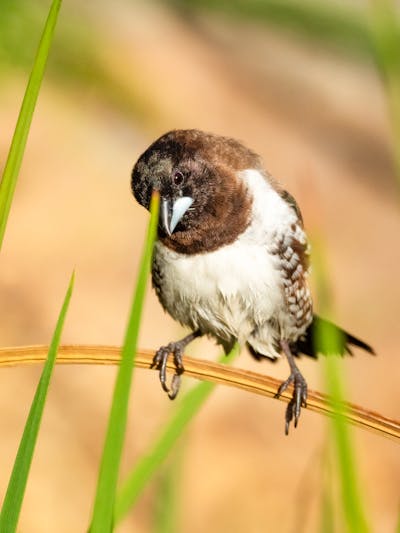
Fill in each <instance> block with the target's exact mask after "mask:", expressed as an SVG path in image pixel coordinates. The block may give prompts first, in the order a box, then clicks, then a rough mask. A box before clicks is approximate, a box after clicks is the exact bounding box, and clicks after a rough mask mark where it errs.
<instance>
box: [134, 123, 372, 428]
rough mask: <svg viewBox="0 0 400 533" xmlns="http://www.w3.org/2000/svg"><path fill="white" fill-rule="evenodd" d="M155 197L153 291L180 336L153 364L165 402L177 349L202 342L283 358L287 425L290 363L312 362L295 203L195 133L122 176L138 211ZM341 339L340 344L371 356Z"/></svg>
mask: <svg viewBox="0 0 400 533" xmlns="http://www.w3.org/2000/svg"><path fill="white" fill-rule="evenodd" d="M154 189H156V190H158V191H159V192H160V198H161V210H160V222H159V230H158V241H157V243H156V245H155V249H154V254H153V268H152V276H153V285H154V287H155V289H156V292H157V296H158V298H159V300H160V302H161V304H162V306H163V307H164V309H165V310H166V311H167V312H168V313H169V314H170V315H171V316H172V317H173V318H174V319H175V320H177V321H179V322H180V323H181V324H183V325H185V326H187V327H189V328H190V329H191V331H192V333H191V334H190V335H188V336H187V337H185V338H184V339H182V340H181V341H178V342H174V343H170V344H168V345H167V346H163V347H161V348H160V349H159V350H158V351H157V353H156V355H155V359H154V364H155V365H156V366H157V367H158V368H159V369H160V381H161V384H162V387H163V389H164V390H165V391H166V392H168V395H169V397H170V398H174V397H175V396H176V394H177V392H178V390H179V383H180V375H181V373H182V372H183V364H182V353H183V350H184V348H185V346H186V345H187V344H188V343H189V342H191V341H192V340H194V339H195V338H196V337H198V336H200V335H210V336H212V337H214V338H215V339H216V340H217V342H219V343H220V344H222V345H223V346H224V349H225V350H229V349H230V347H232V345H233V343H234V342H235V341H239V343H240V344H242V345H243V344H246V345H247V346H248V347H249V349H250V352H251V354H252V355H253V356H254V357H255V358H257V359H261V358H265V357H267V358H270V359H276V358H278V357H279V355H280V354H281V353H284V354H285V356H286V357H287V359H288V362H289V365H290V370H291V373H290V376H289V378H288V379H287V380H286V381H285V382H283V383H282V385H281V387H280V388H279V390H278V395H279V394H281V393H282V392H283V391H284V390H285V389H286V388H287V387H288V386H289V385H290V384H293V385H294V391H293V397H292V400H291V401H290V402H289V404H288V407H287V411H286V433H287V432H288V428H289V424H290V422H291V421H292V420H294V423H295V425H296V424H297V421H298V418H299V415H300V409H301V406H302V405H303V406H304V405H305V402H306V398H307V383H306V381H305V379H304V377H303V376H302V375H301V373H300V371H299V369H298V368H297V366H296V363H295V361H294V358H293V356H294V355H298V354H299V353H305V354H307V355H310V356H316V352H317V349H316V346H315V342H314V341H315V326H316V324H318V323H320V322H321V319H319V318H318V317H316V316H314V315H313V310H312V298H311V293H310V290H309V287H308V271H309V249H308V244H307V237H306V234H305V232H304V228H303V219H302V216H301V212H300V209H299V207H298V205H297V204H296V201H295V199H294V198H293V197H292V196H291V195H290V193H288V192H287V191H285V190H284V189H283V188H282V187H281V186H280V185H279V184H278V183H277V182H276V181H274V180H273V178H272V177H271V176H270V175H269V174H268V173H267V172H266V171H265V170H264V168H263V166H262V163H261V161H260V158H259V157H258V155H257V154H255V153H254V152H252V151H251V150H249V149H247V148H246V147H245V146H243V145H242V144H241V143H240V142H238V141H236V140H234V139H230V138H227V137H220V136H217V135H213V134H209V133H204V132H201V131H198V130H175V131H171V132H169V133H166V134H165V135H163V136H162V137H160V138H159V139H158V140H156V141H155V142H154V143H153V144H152V145H151V146H150V147H149V148H148V149H147V150H146V151H145V152H144V153H143V154H142V155H141V156H140V158H139V160H138V162H137V163H136V165H135V167H134V169H133V172H132V190H133V193H134V195H135V197H136V199H137V200H138V202H139V203H140V204H142V205H143V206H144V207H146V208H147V209H148V207H149V204H150V197H151V194H152V191H153V190H154ZM331 327H332V328H334V329H336V330H337V331H339V332H340V333H341V334H342V336H343V341H344V342H343V352H346V351H347V352H350V348H349V345H350V344H352V345H355V346H358V347H360V348H363V349H365V350H366V351H369V352H372V349H371V348H370V347H369V346H368V345H367V344H365V343H364V342H362V341H360V340H359V339H357V338H355V337H353V336H352V335H349V334H347V333H345V332H343V331H342V330H339V328H337V327H336V326H334V325H331ZM170 353H172V354H173V355H174V361H175V365H176V375H175V376H174V377H173V380H172V382H171V386H170V387H168V386H167V384H166V371H165V368H166V362H167V358H168V356H169V354H170Z"/></svg>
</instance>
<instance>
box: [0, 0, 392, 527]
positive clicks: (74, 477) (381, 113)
mask: <svg viewBox="0 0 400 533" xmlns="http://www.w3.org/2000/svg"><path fill="white" fill-rule="evenodd" d="M198 3H199V4H201V2H198ZM194 4H195V3H193V6H192V4H189V3H187V5H186V4H185V5H186V7H187V8H189V6H190V7H193V9H185V10H182V9H180V8H179V5H175V4H173V3H168V2H164V3H161V2H160V3H153V2H129V1H124V0H118V1H115V2H113V3H111V2H105V1H98V2H96V3H93V5H90V6H89V5H87V6H84V5H82V3H79V2H77V1H72V2H68V3H65V5H64V6H63V8H62V10H61V13H60V19H59V24H58V27H57V32H56V39H55V44H54V48H53V50H52V54H51V60H50V64H49V68H48V71H47V75H46V78H45V81H44V85H43V89H42V91H41V94H40V97H39V102H38V106H37V109H36V112H35V116H34V120H33V124H32V129H31V133H30V136H29V142H28V146H27V150H26V154H25V158H24V162H23V166H22V170H21V175H20V181H19V183H18V186H17V190H16V195H15V202H14V204H13V207H12V211H11V216H10V220H9V225H8V229H7V233H6V237H5V242H4V246H3V249H2V259H1V275H0V294H1V299H0V305H1V317H2V319H1V322H0V339H1V341H0V342H1V345H3V346H6V345H9V346H11V345H23V344H40V343H48V342H49V340H50V338H51V334H52V331H53V327H54V324H55V321H56V317H57V313H58V310H59V307H60V305H61V301H62V298H63V295H64V292H65V289H66V286H67V283H68V279H69V276H70V273H71V271H72V269H74V268H75V269H76V286H75V291H74V295H73V299H72V303H71V308H70V312H69V314H68V318H67V323H66V326H65V332H64V334H63V342H64V343H82V344H90V343H96V344H117V345H118V344H120V343H121V341H122V338H123V333H124V328H125V321H126V315H127V311H128V308H129V305H130V300H131V295H132V290H133V286H134V280H135V275H136V270H137V266H138V262H139V258H140V252H141V245H142V242H143V237H144V230H145V227H146V224H147V221H148V214H147V212H145V211H144V210H143V209H142V208H141V207H139V206H138V205H137V204H136V203H135V201H134V200H133V197H132V196H131V193H130V186H129V180H130V171H131V168H132V166H133V164H134V162H135V160H136V159H137V157H138V156H139V155H140V154H141V153H142V151H143V150H144V149H145V148H146V147H147V145H148V144H149V143H150V142H151V141H152V140H153V139H154V138H156V137H157V136H159V135H161V134H162V133H163V132H165V131H167V130H168V129H172V128H181V127H182V128H185V127H189V128H193V127H195V128H201V129H205V130H209V131H213V132H216V133H220V134H224V135H230V136H233V137H236V138H239V139H241V140H242V141H244V142H245V143H246V144H247V145H248V146H250V147H252V148H253V149H255V150H256V151H258V152H259V153H260V154H261V155H262V156H263V158H264V160H265V164H266V167H267V168H268V169H269V171H270V172H272V173H273V174H274V175H275V177H277V178H279V179H280V180H281V181H282V182H283V183H284V184H285V186H286V187H287V189H288V190H289V191H291V192H292V194H294V196H296V198H297V199H298V202H299V204H300V206H301V208H302V211H303V215H304V219H305V224H306V228H308V230H309V233H310V235H312V236H314V237H322V238H323V239H324V242H325V245H326V251H327V261H328V266H329V271H330V274H331V282H332V292H333V300H334V304H335V312H336V315H335V318H336V320H337V321H338V323H340V324H341V325H343V326H346V328H347V329H349V330H350V331H351V332H353V333H354V334H356V335H359V336H360V337H362V338H363V339H365V340H366V341H368V342H370V343H371V344H372V345H373V346H374V347H375V349H376V351H377V353H378V356H377V357H376V358H375V357H370V356H369V355H366V354H364V353H357V354H356V356H355V357H354V358H348V359H346V360H344V361H343V370H344V371H345V373H346V378H347V379H346V380H347V390H348V398H349V400H351V401H353V402H355V403H358V404H360V405H363V406H365V407H368V408H371V409H373V410H377V411H379V412H381V413H382V414H384V415H387V416H391V417H395V418H399V417H400V413H399V401H400V392H399V378H400V370H399V369H400V363H399V357H398V350H399V348H398V347H399V344H400V328H399V324H398V319H399V298H400V286H399V264H400V250H399V233H400V208H399V194H398V190H397V189H396V182H395V180H396V178H395V164H394V156H393V153H394V150H393V140H392V131H391V123H390V118H389V114H388V112H387V101H386V97H385V91H384V87H383V84H382V82H381V79H380V77H379V74H378V71H377V68H376V66H375V65H374V62H373V60H372V56H371V54H370V53H369V52H368V50H366V49H365V45H364V44H363V42H362V39H361V38H360V39H358V38H357V34H356V33H354V31H353V32H352V31H350V32H349V35H350V38H349V35H347V34H346V35H347V37H346V38H345V37H343V39H341V38H340V33H339V37H337V38H336V39H335V38H331V37H330V32H329V26H328V27H326V29H324V28H325V27H324V26H323V24H322V22H321V21H318V19H317V21H316V25H315V28H317V29H318V28H319V30H320V31H319V32H318V31H313V29H312V25H311V26H307V20H306V19H304V20H303V19H301V18H299V17H298V16H297V15H296V12H294V15H293V14H292V16H293V20H294V21H295V22H294V23H293V20H292V23H290V18H289V19H288V20H289V22H288V21H287V20H286V19H285V17H281V18H280V19H279V17H276V16H275V17H274V11H273V9H272V11H270V12H269V13H267V16H266V17H261V15H260V16H256V18H257V20H256V21H255V20H254V14H253V17H252V16H248V14H246V13H245V12H244V11H243V12H241V11H240V9H238V11H237V12H234V11H235V10H234V9H232V10H229V11H230V12H229V13H224V12H223V11H219V10H211V9H209V8H207V7H204V8H203V9H200V10H199V11H197V10H196V9H194ZM204 4H206V3H205V2H204ZM216 4H217V3H216ZM232 4H236V2H233V3H232ZM250 4H251V2H250ZM265 4H266V5H268V4H271V5H274V3H273V2H265ZM275 4H277V3H276V2H275ZM291 4H296V2H291ZM297 4H298V5H301V3H300V2H298V3H297ZM306 4H307V3H306ZM326 4H328V7H329V9H331V10H332V13H336V12H338V13H342V10H344V11H343V12H346V13H347V11H349V12H351V13H352V14H355V20H358V19H361V20H364V18H365V17H367V9H368V5H367V3H366V2H349V1H347V2H345V1H343V2H340V1H335V2H333V1H332V2H328V3H326ZM326 4H325V3H323V2H321V4H320V5H321V6H323V5H325V6H326ZM225 5H227V4H225ZM237 5H239V6H240V5H242V6H243V2H238V3H237ZM315 5H316V4H315ZM47 7H48V2H38V3H35V5H34V6H32V5H31V4H30V3H29V2H25V1H22V0H19V1H18V2H11V1H10V2H3V3H2V13H1V19H2V22H0V25H1V26H0V34H1V37H0V41H1V44H0V46H1V50H0V59H1V71H0V76H1V77H0V158H1V162H2V164H3V162H4V160H5V157H6V154H7V150H8V147H9V142H10V138H11V135H12V132H13V128H14V125H15V121H16V117H17V113H18V109H19V106H20V103H21V99H22V96H23V91H24V87H25V83H26V80H27V72H28V71H29V66H30V65H31V63H32V59H33V55H34V50H35V48H36V45H37V42H38V38H39V35H40V27H41V24H43V22H44V19H45V16H46V9H47ZM321 9H322V8H321ZM277 12H279V9H278V10H277ZM268 17H269V18H268ZM328 18H329V17H328ZM343 20H344V21H345V19H343ZM333 23H334V19H332V25H333ZM343 27H344V29H346V28H345V23H344V22H343ZM353 37H354V39H353ZM353 41H354V42H353ZM316 302H317V303H316V307H317V309H318V296H317V295H316ZM181 334H182V331H181V328H180V327H179V325H177V324H175V323H174V322H173V321H172V320H171V319H170V318H169V317H167V316H166V315H165V314H164V313H163V311H162V309H161V307H160V305H159V304H158V302H157V301H156V298H155V296H154V294H153V293H152V292H151V291H149V293H148V295H147V301H146V308H145V313H144V317H143V325H142V329H141V336H140V346H141V347H143V348H150V349H156V348H158V347H159V346H160V345H161V344H165V343H166V342H169V341H171V340H173V339H176V338H179V336H180V335H181ZM189 353H191V354H194V355H198V356H199V357H212V358H214V357H215V355H216V354H217V353H218V350H217V349H216V348H215V346H214V345H213V343H212V342H211V341H209V340H201V341H198V342H196V343H194V344H193V346H192V347H191V348H190V349H189ZM236 364H237V365H238V366H240V367H244V368H251V369H253V370H256V371H260V372H265V373H268V374H271V375H273V376H275V377H278V378H282V379H283V378H285V377H286V376H287V373H288V369H287V366H286V363H285V362H284V361H281V362H279V363H278V364H277V365H270V364H268V362H265V363H264V364H257V363H256V362H253V361H252V360H251V358H250V357H249V356H248V355H247V354H246V353H243V354H242V356H241V357H240V358H239V360H238V361H237V363H236ZM300 365H301V368H302V369H303V371H304V374H305V376H306V377H307V379H308V382H309V385H310V387H311V388H313V389H318V390H323V388H324V386H323V379H322V364H321V363H315V362H314V361H309V360H305V359H303V360H302V361H301V362H300ZM39 375H40V369H39V368H33V367H29V368H23V367H19V368H12V369H2V370H1V371H0V421H1V422H0V423H1V430H0V495H3V494H4V491H5V489H6V486H7V481H8V478H9V475H10V471H11V467H12V464H13V460H14V456H15V452H16V448H17V445H18V442H19V439H20V436H21V432H22V429H23V424H24V422H25V419H26V416H27V412H28V409H29V405H30V402H31V400H32V397H33V394H34V390H35V386H36V384H37V381H38V377H39ZM114 377H115V370H114V369H112V368H96V367H84V366H82V367H70V368H65V367H57V369H56V371H55V374H54V379H53V382H52V385H51V391H50V397H49V400H48V403H47V407H46V410H45V414H44V419H43V424H42V428H41V432H40V436H39V442H38V446H37V450H36V454H35V457H34V461H33V465H32V471H31V476H30V479H29V484H28V487H27V493H26V498H25V502H24V506H23V511H22V515H21V521H20V531H23V532H26V533H47V532H58V533H69V532H79V531H85V528H86V527H87V524H88V517H89V514H90V510H91V502H92V500H93V496H94V490H95V483H96V479H97V468H98V463H99V457H100V454H101V450H102V444H103V435H104V429H105V423H106V420H107V414H108V408H109V405H110V397H111V392H112V387H113V382H114ZM186 384H187V386H189V380H186ZM131 407H132V410H131V416H130V419H129V428H128V431H129V432H128V436H127V440H126V447H125V454H124V461H123V471H124V473H126V472H128V470H129V469H130V468H131V467H132V465H133V464H134V462H135V460H136V459H137V458H138V457H139V456H140V455H141V454H143V453H145V451H146V449H148V447H149V445H150V443H151V442H152V441H153V439H154V438H155V437H156V436H157V434H158V433H159V430H160V429H161V428H162V427H163V424H164V422H165V421H166V420H167V418H168V415H169V414H170V413H171V410H172V409H173V404H171V403H170V402H169V401H168V400H167V398H166V396H165V394H164V393H162V391H161V389H160V387H159V383H158V379H157V376H156V374H155V373H152V372H146V371H137V372H136V374H135V380H134V391H133V394H132V402H131ZM283 417H284V405H283V404H282V403H278V402H276V401H271V400H266V399H262V398H259V397H256V396H252V395H250V394H246V393H243V392H240V391H237V390H231V389H228V388H220V389H219V390H218V391H216V393H215V394H214V395H213V397H212V398H211V399H210V400H209V401H208V402H207V404H206V406H205V407H204V408H203V409H202V411H201V414H200V415H199V416H198V417H197V418H196V420H195V421H194V422H193V423H192V424H191V426H190V429H189V431H188V432H187V434H186V437H185V439H184V444H185V446H184V449H183V447H182V446H181V447H180V448H179V453H180V455H182V457H181V458H180V461H179V463H180V464H179V472H180V473H179V481H180V483H179V486H178V489H177V490H178V494H179V506H178V517H177V520H178V524H179V530H180V531H182V532H189V531H190V532H193V533H200V532H203V531H208V532H210V533H216V532H222V531H229V532H232V533H236V532H237V533H239V532H244V531H246V532H251V533H258V532H267V531H268V532H269V531H276V532H294V531H296V532H298V531H307V532H309V531H310V532H314V531H321V520H322V518H321V498H322V492H323V488H322V487H323V478H324V476H326V472H324V468H323V467H322V456H323V453H324V449H325V447H326V440H327V438H328V435H329V433H328V431H327V421H326V420H325V419H323V418H322V417H321V416H318V415H315V414H312V413H309V412H303V414H302V417H301V423H300V426H299V428H298V429H297V430H296V431H291V433H290V435H289V437H285V436H284V433H283V429H284V420H283ZM354 436H355V443H356V447H357V448H356V449H357V460H358V464H359V467H360V477H361V483H362V488H363V490H364V492H365V496H366V502H367V511H368V516H369V517H370V519H371V523H372V530H373V531H376V532H388V531H394V529H395V524H396V521H397V519H398V512H399V496H400V494H399V493H400V491H399V487H400V460H399V448H398V444H396V443H394V442H391V441H388V440H386V439H384V438H382V437H379V436H376V435H373V434H369V433H366V432H365V431H362V430H354ZM157 487H158V484H157V480H156V482H155V483H153V484H151V485H150V486H149V487H148V489H147V490H146V491H145V493H144V495H143V497H142V498H141V499H140V502H139V504H138V505H137V507H136V508H135V510H134V511H133V512H132V513H131V514H130V516H129V517H128V518H127V520H125V522H124V523H123V524H122V525H121V526H119V527H118V529H117V531H120V532H129V531H135V532H140V533H141V532H146V533H147V532H150V531H155V530H156V529H155V526H154V523H155V518H154V516H155V514H156V512H157V508H158V506H159V501H158V500H159V498H160V497H161V496H162V491H161V492H160V491H159V490H158V489H157Z"/></svg>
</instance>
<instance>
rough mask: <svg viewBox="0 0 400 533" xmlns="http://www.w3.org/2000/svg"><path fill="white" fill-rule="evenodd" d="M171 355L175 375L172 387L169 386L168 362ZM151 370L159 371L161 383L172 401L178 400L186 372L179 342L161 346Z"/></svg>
mask: <svg viewBox="0 0 400 533" xmlns="http://www.w3.org/2000/svg"><path fill="white" fill-rule="evenodd" d="M169 354H172V355H173V358H174V364H175V369H176V370H175V374H174V375H173V376H172V380H171V385H170V386H169V387H168V385H167V362H168V357H169ZM151 368H157V369H158V370H159V377H160V383H161V387H162V388H163V390H164V391H165V392H166V393H167V394H168V397H169V398H170V400H173V399H174V398H176V396H177V394H178V392H179V387H180V384H181V374H182V373H183V372H184V367H183V363H182V347H181V346H180V344H179V342H170V343H169V344H168V345H167V346H161V348H159V349H158V350H157V352H156V354H155V356H154V358H153V362H152V364H151Z"/></svg>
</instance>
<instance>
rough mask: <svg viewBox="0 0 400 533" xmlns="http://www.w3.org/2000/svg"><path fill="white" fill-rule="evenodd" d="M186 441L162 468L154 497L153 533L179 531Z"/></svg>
mask: <svg viewBox="0 0 400 533" xmlns="http://www.w3.org/2000/svg"><path fill="white" fill-rule="evenodd" d="M183 447H184V442H182V441H180V442H179V445H178V446H176V447H175V449H174V452H173V453H172V454H171V457H170V458H169V460H168V461H167V464H165V465H164V467H163V468H162V469H161V472H160V475H159V476H158V479H157V487H156V494H155V497H154V507H155V509H154V512H153V527H152V531H153V533H176V532H177V531H179V529H180V528H179V523H178V517H179V508H180V505H179V504H180V496H181V494H180V487H181V483H180V482H181V474H182V468H181V467H182V463H183V455H184V453H183V452H184V450H183Z"/></svg>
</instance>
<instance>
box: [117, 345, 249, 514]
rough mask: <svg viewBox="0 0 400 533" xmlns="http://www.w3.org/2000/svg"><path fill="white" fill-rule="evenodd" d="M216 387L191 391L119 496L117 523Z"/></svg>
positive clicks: (205, 384)
mask: <svg viewBox="0 0 400 533" xmlns="http://www.w3.org/2000/svg"><path fill="white" fill-rule="evenodd" d="M238 352H239V347H238V346H235V347H234V348H233V350H232V351H231V352H230V354H228V356H223V357H222V358H221V360H220V362H225V363H230V362H231V361H232V360H233V359H234V357H235V356H236V355H237V354H238ZM214 388H215V383H209V382H202V383H199V384H198V385H196V386H195V387H193V389H191V390H190V391H188V392H187V393H186V394H185V396H184V397H183V398H182V400H181V402H180V403H179V405H178V406H177V408H176V410H175V412H174V413H173V415H172V418H171V420H170V422H169V423H167V425H166V426H165V429H164V431H163V432H162V434H161V436H160V437H159V439H158V440H157V441H156V442H155V443H154V445H153V447H152V448H151V449H150V450H149V451H148V453H147V454H146V455H144V456H143V457H142V458H141V459H140V460H139V461H138V463H137V464H136V466H135V468H134V469H133V471H132V472H131V474H130V475H129V476H128V478H127V480H126V481H125V482H124V483H123V485H122V488H121V490H120V491H119V492H118V495H117V500H116V503H115V522H116V523H117V522H119V521H120V520H122V518H123V517H124V516H125V515H126V514H127V512H128V511H129V510H130V509H131V508H132V507H133V506H134V505H135V503H136V501H137V499H138V498H139V496H140V494H141V493H142V491H143V489H144V488H145V487H146V485H147V483H148V482H149V481H150V480H151V479H152V477H153V476H154V474H155V473H156V472H157V470H158V469H159V468H160V466H161V465H162V464H163V462H164V461H165V459H166V458H167V457H168V455H169V453H170V451H171V450H172V448H173V447H174V446H175V445H176V442H177V440H178V438H179V437H180V436H181V434H182V433H183V431H184V430H185V428H186V427H187V425H188V424H189V422H190V421H191V420H193V418H194V416H195V415H196V414H197V412H198V411H199V410H200V408H201V406H202V405H203V404H204V402H205V401H206V399H207V398H208V397H209V395H210V394H211V392H212V391H213V389H214Z"/></svg>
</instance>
